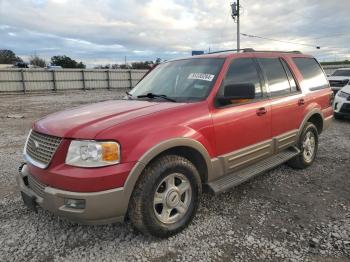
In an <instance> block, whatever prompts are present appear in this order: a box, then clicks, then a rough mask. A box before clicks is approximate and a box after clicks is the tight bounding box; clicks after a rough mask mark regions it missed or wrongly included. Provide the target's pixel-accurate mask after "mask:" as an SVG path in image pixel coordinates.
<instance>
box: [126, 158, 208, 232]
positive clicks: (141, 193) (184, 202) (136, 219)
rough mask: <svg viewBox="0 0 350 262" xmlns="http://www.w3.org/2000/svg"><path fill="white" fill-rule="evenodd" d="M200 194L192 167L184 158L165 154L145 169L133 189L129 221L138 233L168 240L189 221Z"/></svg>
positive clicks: (196, 174)
mask: <svg viewBox="0 0 350 262" xmlns="http://www.w3.org/2000/svg"><path fill="white" fill-rule="evenodd" d="M201 192H202V187H201V180H200V176H199V173H198V171H197V169H196V168H195V166H194V165H193V164H192V163H191V162H190V161H189V160H188V159H186V158H183V157H181V156H177V155H165V156H162V157H160V158H158V159H157V160H155V161H154V162H152V163H151V164H150V165H149V166H147V167H146V169H145V170H144V172H143V174H142V175H141V177H140V180H139V181H138V183H137V185H136V186H135V189H134V192H133V194H132V197H131V200H130V205H129V218H130V220H131V223H132V225H133V226H134V227H135V228H136V229H137V230H139V231H141V232H144V233H148V234H151V235H154V236H157V237H168V236H171V235H173V234H176V233H178V232H180V231H181V230H183V229H184V228H185V227H186V226H187V225H188V224H189V223H190V222H191V220H192V219H193V217H194V215H195V213H196V211H197V207H198V203H199V197H200V194H201Z"/></svg>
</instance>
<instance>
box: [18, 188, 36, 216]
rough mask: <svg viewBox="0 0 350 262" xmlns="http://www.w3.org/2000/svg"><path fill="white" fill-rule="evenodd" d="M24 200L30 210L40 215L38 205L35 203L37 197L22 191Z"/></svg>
mask: <svg viewBox="0 0 350 262" xmlns="http://www.w3.org/2000/svg"><path fill="white" fill-rule="evenodd" d="M21 195H22V199H23V202H24V204H25V205H26V206H27V207H28V208H29V209H30V210H33V211H34V212H35V213H38V210H37V208H36V206H37V203H36V201H35V196H32V195H29V194H27V193H25V192H22V191H21Z"/></svg>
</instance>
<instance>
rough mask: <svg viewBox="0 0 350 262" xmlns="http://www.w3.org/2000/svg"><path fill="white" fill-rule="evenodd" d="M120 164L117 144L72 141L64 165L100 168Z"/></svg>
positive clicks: (110, 142)
mask: <svg viewBox="0 0 350 262" xmlns="http://www.w3.org/2000/svg"><path fill="white" fill-rule="evenodd" d="M119 162H120V146H119V144H118V143H117V142H112V141H109V142H105V141H104V142H98V141H91V140H82V141H80V140H73V141H72V142H71V143H70V146H69V149H68V154H67V157H66V164H68V165H71V166H79V167H100V166H109V165H114V164H118V163H119Z"/></svg>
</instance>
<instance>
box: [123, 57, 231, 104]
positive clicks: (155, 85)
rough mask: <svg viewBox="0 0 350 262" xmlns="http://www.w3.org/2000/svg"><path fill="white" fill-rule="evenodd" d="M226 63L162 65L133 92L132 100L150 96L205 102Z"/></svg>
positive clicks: (204, 60) (211, 60)
mask: <svg viewBox="0 0 350 262" xmlns="http://www.w3.org/2000/svg"><path fill="white" fill-rule="evenodd" d="M223 63H224V59H221V58H192V59H184V60H176V61H170V62H166V63H164V64H160V65H159V66H157V67H156V68H155V69H154V70H153V71H151V72H150V73H149V74H148V75H147V76H146V77H145V78H144V79H143V80H142V81H141V82H139V83H138V84H137V85H136V87H135V88H134V89H133V90H131V91H130V95H132V98H133V99H136V98H138V96H145V95H147V94H154V95H161V96H166V97H168V98H171V99H173V100H175V101H176V102H190V101H199V100H203V99H205V98H206V97H207V96H208V94H209V92H210V90H211V89H212V87H213V85H214V83H215V81H216V79H217V76H218V74H219V72H220V69H221V67H222V65H223ZM146 98H147V97H146ZM148 98H156V97H153V96H149V97H148Z"/></svg>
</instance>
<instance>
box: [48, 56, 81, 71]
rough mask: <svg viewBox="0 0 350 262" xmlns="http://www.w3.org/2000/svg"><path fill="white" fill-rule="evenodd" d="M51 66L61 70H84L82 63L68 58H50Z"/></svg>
mask: <svg viewBox="0 0 350 262" xmlns="http://www.w3.org/2000/svg"><path fill="white" fill-rule="evenodd" d="M51 64H52V65H55V66H61V67H62V68H86V66H85V65H84V64H83V62H79V63H78V62H77V61H75V60H73V59H72V58H70V57H68V56H65V55H63V56H53V57H51Z"/></svg>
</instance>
